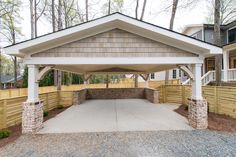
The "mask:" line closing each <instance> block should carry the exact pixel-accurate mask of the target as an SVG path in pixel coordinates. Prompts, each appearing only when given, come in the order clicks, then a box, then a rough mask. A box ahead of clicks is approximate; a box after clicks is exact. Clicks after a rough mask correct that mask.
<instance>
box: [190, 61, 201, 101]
mask: <svg viewBox="0 0 236 157" xmlns="http://www.w3.org/2000/svg"><path fill="white" fill-rule="evenodd" d="M201 67H202V64H195V65H194V66H193V75H194V79H193V81H192V99H195V100H202V99H203V98H202V81H201Z"/></svg>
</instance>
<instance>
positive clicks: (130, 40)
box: [31, 29, 197, 57]
mask: <svg viewBox="0 0 236 157" xmlns="http://www.w3.org/2000/svg"><path fill="white" fill-rule="evenodd" d="M31 56H32V57H195V56H197V55H196V54H193V53H190V52H186V51H184V50H181V49H178V48H175V47H172V46H169V45H166V44H163V43H160V42H156V41H153V40H151V39H148V38H144V37H142V36H138V35H136V34H133V33H129V32H127V31H124V30H120V29H114V30H111V31H108V32H104V33H100V34H97V35H95V36H91V37H88V38H85V39H81V40H78V41H75V42H72V43H68V44H65V45H62V46H59V47H56V48H52V49H49V50H46V51H43V52H39V53H36V54H32V55H31Z"/></svg>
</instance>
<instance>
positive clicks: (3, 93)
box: [0, 80, 180, 99]
mask: <svg viewBox="0 0 236 157" xmlns="http://www.w3.org/2000/svg"><path fill="white" fill-rule="evenodd" d="M163 84H164V81H149V86H150V87H151V88H157V87H159V86H161V85H163ZM168 84H180V81H179V80H169V83H168ZM138 86H139V87H144V86H145V83H144V82H139V85H138ZM132 87H134V82H133V81H126V82H121V83H115V84H109V88H132ZM83 88H106V84H87V85H84V84H76V85H69V86H66V85H63V86H62V87H61V90H62V91H73V90H80V89H83ZM56 91H57V88H56V87H55V86H47V87H39V93H40V94H43V93H48V92H56ZM27 93H28V91H27V88H17V89H5V90H0V99H5V98H12V97H19V96H26V95H27Z"/></svg>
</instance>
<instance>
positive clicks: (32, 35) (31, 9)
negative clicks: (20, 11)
mask: <svg viewBox="0 0 236 157" xmlns="http://www.w3.org/2000/svg"><path fill="white" fill-rule="evenodd" d="M29 2H30V28H31V38H34V37H35V36H34V32H35V30H34V28H35V27H34V24H35V23H34V0H29Z"/></svg>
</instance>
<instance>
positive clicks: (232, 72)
mask: <svg viewBox="0 0 236 157" xmlns="http://www.w3.org/2000/svg"><path fill="white" fill-rule="evenodd" d="M227 74H228V81H236V69H229V70H228V71H227ZM221 79H222V80H224V70H222V73H221ZM215 80H216V74H215V71H214V70H213V71H208V72H207V73H206V74H204V75H203V76H202V85H203V86H205V85H207V84H209V83H210V82H212V81H215ZM190 83H191V80H190V79H187V80H186V81H184V82H182V84H183V85H188V84H190Z"/></svg>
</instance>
